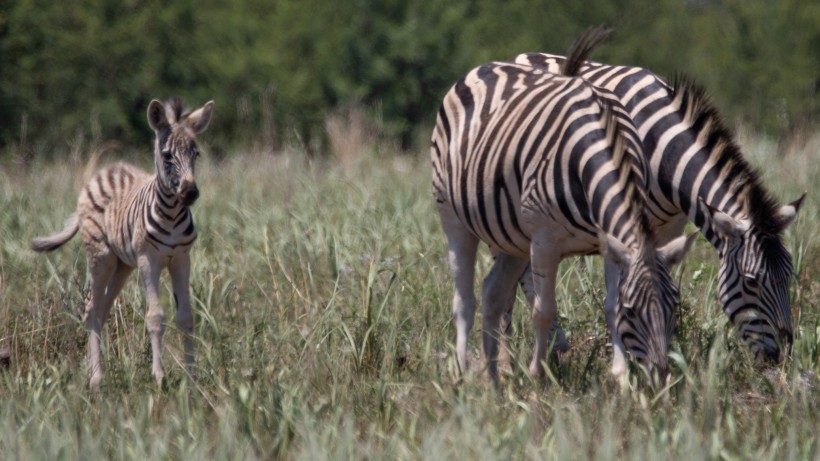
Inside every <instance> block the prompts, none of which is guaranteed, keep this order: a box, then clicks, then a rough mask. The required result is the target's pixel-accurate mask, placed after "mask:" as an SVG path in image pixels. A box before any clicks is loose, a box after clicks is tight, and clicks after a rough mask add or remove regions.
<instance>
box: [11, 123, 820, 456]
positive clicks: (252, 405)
mask: <svg viewBox="0 0 820 461" xmlns="http://www.w3.org/2000/svg"><path fill="white" fill-rule="evenodd" d="M356 120H360V119H359V118H357V117H354V116H351V117H347V118H346V117H343V116H341V115H339V116H338V117H337V118H335V119H333V121H332V123H330V122H329V123H328V127H329V129H328V132H329V133H336V135H339V133H341V134H342V138H340V139H335V140H332V141H334V142H332V143H331V144H332V145H333V146H334V152H336V154H337V156H334V157H330V158H327V159H319V160H307V159H308V157H306V156H305V153H304V152H303V151H302V150H299V149H289V150H285V151H284V152H282V154H281V155H275V156H274V155H269V154H265V153H259V152H253V151H236V152H232V153H231V154H227V155H225V158H223V159H215V158H214V157H213V156H212V155H211V151H210V149H208V148H207V146H203V152H204V153H205V155H203V157H202V158H201V163H200V165H199V167H198V181H199V184H200V190H201V192H202V196H201V198H200V201H199V202H198V203H197V205H196V206H195V210H194V212H195V217H196V222H197V226H198V229H199V231H200V232H199V233H200V240H199V241H198V242H197V244H196V245H195V247H194V250H193V261H194V265H193V274H192V278H191V286H192V293H193V299H194V309H195V315H196V319H197V326H196V340H197V362H196V378H195V379H193V380H190V379H188V378H187V377H186V376H185V374H184V371H183V369H182V366H181V351H180V349H181V340H180V337H179V334H178V333H177V332H176V331H174V328H173V325H169V330H168V332H167V334H166V336H165V338H166V341H165V345H164V351H163V354H164V363H165V364H166V365H167V368H168V377H167V381H166V382H165V383H164V384H163V385H157V384H156V383H154V382H153V381H152V378H151V375H150V365H149V363H150V350H149V341H148V339H147V334H146V331H145V326H144V318H143V316H144V314H145V311H146V305H145V299H144V295H143V293H142V290H141V288H140V287H139V283H137V282H136V276H132V280H131V282H130V283H129V284H128V285H127V286H126V288H125V289H124V291H123V293H122V295H121V296H120V298H119V300H118V301H117V303H116V305H115V307H114V310H113V312H112V316H111V318H110V319H109V322H108V324H107V325H106V328H105V330H104V339H103V344H104V346H105V347H104V351H105V352H104V356H103V357H104V366H105V371H106V377H105V380H104V382H103V388H102V391H101V393H100V394H99V395H93V394H90V393H89V391H88V390H87V379H88V370H87V369H86V366H85V363H84V362H85V361H84V354H85V342H86V339H85V338H86V333H85V331H84V328H83V325H82V322H81V316H82V311H83V306H84V301H83V300H84V298H85V297H86V295H87V290H88V276H87V271H86V267H85V255H84V251H83V250H82V248H81V244H80V242H79V239H75V240H74V241H72V242H70V243H69V244H68V245H66V246H65V247H63V248H62V249H60V250H58V251H57V252H55V253H52V254H49V255H47V256H43V255H37V254H34V253H33V252H32V251H30V250H29V249H28V242H29V241H30V239H31V238H32V237H34V236H35V235H42V234H44V233H48V232H50V231H52V230H55V229H57V228H59V226H60V225H61V224H62V222H63V220H64V219H65V218H66V217H67V216H68V215H69V214H70V213H71V212H72V210H73V209H74V206H75V198H76V193H77V191H78V190H79V188H80V187H81V185H82V184H83V181H84V179H85V178H87V177H88V176H89V174H90V172H92V171H94V170H95V169H96V168H97V167H98V166H99V165H98V164H104V163H109V162H113V161H115V160H118V159H121V158H122V157H123V156H124V155H123V154H121V153H112V152H110V151H107V152H105V153H103V152H102V151H101V150H94V151H93V152H94V153H93V155H92V158H90V159H89V158H88V156H87V155H86V154H85V153H84V152H74V153H73V154H72V155H69V156H67V157H66V158H65V159H61V160H58V161H54V162H45V161H40V160H37V159H34V160H33V161H32V163H30V164H16V165H15V164H12V163H11V162H6V163H5V164H4V166H3V167H2V168H0V235H2V236H3V239H2V240H3V241H2V245H1V246H0V329H2V332H1V333H0V336H1V337H2V340H1V341H0V346H5V347H8V348H9V350H10V352H11V365H10V368H9V369H7V370H6V371H4V372H2V373H0V425H1V427H0V433H2V434H3V436H2V437H0V451H2V453H4V454H5V455H6V456H7V457H10V458H16V459H103V458H107V459H145V458H152V459H168V458H171V459H271V458H277V459H280V458H284V459H311V460H315V459H448V458H462V457H465V456H470V457H476V458H480V459H525V458H526V459H542V458H550V459H567V458H570V459H578V458H580V459H612V458H615V457H618V458H623V459H749V458H753V459H773V460H774V459H776V460H782V459H816V458H817V457H818V456H820V438H819V437H818V432H817V428H818V427H820V411H819V410H820V406H819V405H818V402H820V380H818V377H817V373H818V371H820V310H818V307H820V306H818V299H820V297H819V296H820V278H818V273H817V268H818V267H820V240H818V237H817V233H816V231H815V230H816V229H817V227H818V225H820V216H818V211H817V210H818V209H817V206H816V205H815V203H816V202H815V201H814V199H813V198H812V196H811V195H810V196H809V202H808V204H807V205H806V206H805V208H804V209H803V210H802V211H801V213H800V216H799V219H798V221H797V223H796V224H795V225H794V226H793V227H792V228H791V229H790V230H789V231H788V232H787V234H786V243H787V246H788V247H789V248H790V249H791V251H792V254H793V255H794V259H795V277H794V280H793V283H792V288H793V289H792V300H793V309H794V314H795V321H796V342H795V346H794V351H793V354H792V357H791V359H790V360H789V361H788V363H787V364H786V366H785V367H784V368H783V369H781V370H768V371H766V372H761V371H759V370H756V369H755V368H754V367H753V364H752V359H751V357H750V354H749V353H748V352H747V350H746V348H745V347H744V346H743V344H742V342H741V341H740V340H739V339H738V338H737V337H736V335H735V334H734V332H733V330H732V327H731V325H730V324H729V323H728V321H727V319H726V316H725V315H724V314H723V313H722V312H721V310H720V306H719V303H718V302H717V300H716V292H715V285H716V276H717V274H716V272H717V269H716V263H717V257H716V254H715V252H714V250H713V249H712V248H711V247H710V245H709V244H708V243H707V242H706V241H705V240H704V239H702V238H701V239H700V240H699V241H698V242H697V243H696V245H695V248H694V249H693V251H692V253H690V255H689V257H688V258H687V260H686V262H685V263H684V265H683V266H682V267H680V268H678V269H677V270H676V271H675V276H676V279H677V280H678V281H679V283H680V286H681V292H682V297H683V306H682V308H681V310H680V316H679V328H678V332H677V340H676V342H675V345H674V353H673V363H674V365H673V374H674V381H673V383H672V385H671V387H670V389H669V392H668V396H664V395H663V394H654V393H653V392H652V391H651V390H648V389H643V388H634V389H632V390H629V391H627V392H625V393H621V392H620V391H619V390H618V388H617V386H616V385H615V383H613V382H612V381H611V380H610V379H609V378H608V377H607V370H608V366H609V359H610V350H609V349H608V347H607V346H606V342H607V339H606V338H607V330H606V326H605V321H604V316H603V313H602V305H603V299H604V296H605V293H604V291H605V290H604V283H603V280H602V272H603V271H602V266H601V262H600V259H599V258H595V257H586V258H579V259H573V260H568V261H566V262H565V263H564V264H563V265H562V270H561V277H560V287H559V292H558V300H559V312H560V315H561V318H562V322H563V325H564V326H565V328H566V329H567V331H568V333H569V335H570V336H569V338H570V342H571V344H572V349H571V350H570V351H569V352H568V353H567V354H565V355H564V356H562V357H560V359H559V360H558V361H557V363H554V364H553V366H552V368H551V369H552V376H551V377H550V379H549V380H547V382H545V383H538V382H533V381H531V380H530V379H529V378H528V376H527V373H526V364H527V363H528V359H529V355H530V353H531V350H532V328H531V326H530V324H529V321H528V315H527V312H526V310H527V309H526V307H525V305H524V304H525V303H523V302H522V301H521V300H519V301H518V306H517V308H516V311H515V319H514V335H513V338H512V340H511V345H512V348H513V350H512V352H511V354H510V355H511V358H512V360H511V362H512V365H511V366H510V367H509V369H508V371H507V373H506V374H505V376H504V378H503V384H502V386H501V387H500V388H499V389H496V388H495V387H494V386H493V385H491V384H490V383H488V382H487V381H486V379H485V378H484V374H483V373H482V372H481V370H480V369H479V368H480V360H479V359H478V357H479V348H480V333H479V329H478V328H475V329H474V331H473V334H472V337H471V342H470V347H471V354H473V357H474V359H473V364H474V365H475V366H474V367H473V368H474V369H473V372H471V373H469V374H468V375H467V376H464V377H462V376H460V374H459V373H458V371H457V369H456V365H455V359H454V354H453V344H452V341H453V338H454V329H453V326H452V324H451V322H450V306H449V302H450V299H451V296H452V285H451V281H450V278H449V275H448V270H447V268H446V265H445V261H444V256H445V253H446V245H445V242H444V235H443V233H442V232H441V230H440V227H439V224H438V219H437V216H436V213H435V210H434V206H433V203H432V199H431V196H430V177H429V167H428V166H427V159H426V156H425V155H421V156H418V157H414V156H407V155H404V156H398V155H393V153H394V152H395V148H394V147H390V146H389V145H388V146H382V145H379V144H377V143H373V142H371V141H372V139H373V138H374V136H372V135H370V136H368V135H367V133H369V132H368V130H366V129H361V128H358V129H357V128H356V127H355V123H356V122H355V121H356ZM331 127H332V128H333V129H330V128H331ZM356 133H358V134H356ZM354 134H355V135H354ZM357 139H359V140H364V141H362V143H360V144H356V140H357ZM741 143H742V145H743V147H744V150H745V152H747V154H748V155H749V157H750V160H751V161H752V162H753V163H756V164H758V165H762V164H764V163H765V164H766V166H767V168H766V170H765V172H764V173H765V179H766V182H767V184H769V185H770V186H771V189H772V191H773V193H774V194H776V196H778V197H780V198H781V199H783V200H785V199H792V198H794V197H797V196H798V195H799V194H800V193H802V192H803V191H804V190H811V188H812V186H813V185H816V184H818V183H820V182H819V181H820V168H818V166H817V162H816V161H814V154H815V152H817V150H818V148H819V147H820V138H817V137H815V138H813V139H812V140H811V141H810V142H809V143H808V144H807V146H806V147H805V149H801V150H795V151H793V152H790V153H789V155H787V156H785V157H783V158H781V159H779V160H778V161H777V162H773V161H771V160H770V159H771V157H772V156H773V154H774V151H775V150H776V147H775V145H773V144H772V143H771V142H768V141H766V140H765V139H761V138H757V137H753V136H748V135H743V136H741ZM98 157H99V159H98ZM125 157H128V155H125ZM131 158H132V160H133V161H136V162H137V163H139V164H142V165H143V166H146V167H149V166H150V165H151V160H150V159H149V158H146V157H145V154H138V155H137V154H134V155H131ZM489 263H490V259H489V256H488V255H487V254H486V252H484V253H483V254H482V257H481V268H480V270H481V272H480V273H481V274H483V273H486V270H487V269H488V266H489ZM163 280H164V283H165V287H166V288H165V293H166V294H165V303H166V306H167V307H168V311H167V312H168V314H169V316H168V317H169V319H171V318H173V315H172V313H171V311H170V304H171V302H170V283H169V282H168V280H167V278H164V279H163ZM479 316H480V314H479ZM476 324H477V325H480V324H481V322H480V317H479V318H478V319H477V322H476Z"/></svg>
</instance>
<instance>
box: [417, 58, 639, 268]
mask: <svg viewBox="0 0 820 461" xmlns="http://www.w3.org/2000/svg"><path fill="white" fill-rule="evenodd" d="M553 114H554V115H555V117H554V118H550V117H551V115H553ZM603 115H604V108H603V106H602V101H601V99H600V98H598V97H597V94H596V92H595V91H594V90H593V89H592V88H591V87H590V86H589V85H586V84H584V82H583V81H581V80H579V79H566V78H560V77H556V76H555V75H552V74H549V73H544V72H541V71H537V70H536V71H532V70H530V69H527V68H526V67H523V66H515V65H510V64H503V63H493V64H488V65H485V66H482V67H479V68H477V69H475V70H474V71H473V72H471V73H470V74H468V75H467V76H466V77H465V78H464V79H462V80H461V81H460V82H458V83H457V84H456V86H455V87H454V88H453V90H451V91H450V92H449V93H448V94H447V96H445V98H444V102H443V103H442V108H441V110H440V111H439V120H438V122H437V129H436V133H435V134H434V138H433V157H432V161H433V172H434V178H433V188H434V194H435V196H436V201H437V202H438V203H448V204H449V205H450V206H452V207H453V209H454V211H455V213H456V214H457V215H458V217H459V219H460V220H461V221H462V222H464V224H465V225H466V226H467V227H468V228H469V229H470V231H471V232H473V233H474V234H475V235H476V236H477V237H479V238H480V239H481V240H482V241H484V242H486V243H487V244H489V245H490V246H491V247H493V248H495V249H498V250H500V251H502V252H504V253H507V254H509V255H512V256H517V257H527V256H528V255H529V246H530V241H531V239H532V234H533V233H534V232H535V230H536V229H537V228H539V227H540V226H543V225H547V226H549V227H551V228H553V229H554V230H553V231H552V234H553V235H554V238H556V239H558V240H561V241H562V244H561V249H562V250H561V257H566V256H572V255H581V254H591V253H597V252H598V246H599V234H600V232H601V231H602V230H606V231H608V232H609V233H611V234H612V235H617V236H618V237H619V238H620V239H621V240H622V241H623V243H624V244H625V245H628V246H637V244H638V242H637V237H636V235H635V234H634V233H633V232H632V228H631V227H630V226H629V225H627V224H631V222H630V220H631V219H632V216H630V213H632V214H633V215H636V216H637V215H640V214H641V211H639V210H637V209H635V207H634V206H632V205H633V204H634V203H636V202H638V203H639V200H640V199H638V198H632V197H633V196H634V195H637V194H638V193H639V190H638V189H640V188H641V186H639V185H636V184H634V182H633V180H632V176H633V173H638V174H634V176H635V178H634V179H635V181H637V182H640V181H642V180H643V179H642V178H641V177H640V176H639V174H640V170H639V169H635V171H634V172H633V171H632V168H631V164H630V163H629V162H627V163H626V164H625V165H626V168H627V169H629V171H625V172H623V173H624V174H623V176H622V177H619V174H621V171H620V169H621V165H622V163H623V162H620V161H617V159H613V155H612V151H611V147H612V146H611V145H610V143H609V141H608V140H607V139H606V136H605V129H606V128H607V127H606V126H605V125H604V123H605V122H603V121H602V117H603ZM542 127H545V128H542ZM612 128H615V127H612ZM619 128H620V129H623V130H624V131H627V136H629V135H632V136H631V139H630V140H629V142H631V143H632V147H631V148H629V149H627V151H628V152H629V153H630V154H631V155H633V156H634V154H632V153H633V152H635V150H636V149H637V148H638V146H639V144H638V141H637V136H636V135H634V132H633V133H629V131H630V128H629V127H628V126H622V127H619ZM596 143H597V145H596ZM562 147H563V149H561V148H562ZM630 154H627V155H630ZM474 178H475V180H474ZM622 205H623V206H622ZM488 210H492V212H490V211H488Z"/></svg>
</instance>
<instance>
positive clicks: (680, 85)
mask: <svg viewBox="0 0 820 461" xmlns="http://www.w3.org/2000/svg"><path fill="white" fill-rule="evenodd" d="M596 33H600V30H597V29H590V30H589V31H587V32H586V34H585V35H590V34H596ZM582 38H583V37H582ZM595 43H598V42H595ZM587 51H591V48H589V50H587ZM566 59H567V58H565V57H563V56H558V55H553V54H545V53H525V54H521V55H518V56H517V57H516V58H514V60H513V62H515V63H518V64H521V65H527V66H530V67H533V68H537V69H543V70H546V71H549V72H555V73H562V72H566V69H568V68H569V66H567V65H566V63H567V61H566ZM567 73H568V74H569V75H574V76H579V77H581V78H583V79H584V80H586V81H587V82H589V83H591V84H592V85H594V86H596V87H598V88H604V89H607V90H609V91H611V92H612V94H614V95H615V96H616V97H617V98H618V99H619V100H620V102H621V104H623V106H624V107H625V108H626V110H627V111H628V113H629V117H630V118H631V119H632V120H633V121H634V124H635V126H636V127H637V129H638V133H639V136H640V138H641V140H642V142H643V149H642V152H643V155H645V156H646V161H647V164H648V165H649V196H648V204H649V210H650V215H651V219H650V221H651V226H652V227H653V228H654V229H655V232H656V234H657V236H658V239H659V243H660V244H663V242H666V241H669V240H670V239H672V238H674V237H675V236H677V235H680V233H681V232H682V231H683V228H684V226H685V225H686V222H687V218H688V220H691V221H692V222H693V223H694V224H695V225H696V226H697V227H698V228H699V229H700V231H701V232H702V233H703V234H704V235H705V236H706V238H707V239H708V240H709V241H710V242H711V243H712V245H713V246H714V247H715V249H716V250H717V251H718V256H719V268H720V269H719V275H718V292H719V296H720V301H721V303H722V305H723V309H724V311H725V312H726V314H727V315H728V316H729V318H730V319H731V321H732V322H733V323H734V325H735V327H736V329H737V330H738V332H739V333H740V335H741V337H742V338H743V340H744V341H745V342H746V343H747V345H748V346H749V347H750V348H751V350H752V352H753V353H754V354H755V357H756V359H757V361H758V362H762V361H763V359H766V358H768V359H772V360H774V361H778V362H779V361H781V360H782V359H783V358H784V357H785V356H786V353H784V348H785V349H789V348H790V347H791V344H792V342H793V338H794V336H793V335H794V333H793V326H792V314H791V306H790V302H789V280H790V278H791V274H792V261H791V255H790V254H789V252H788V250H786V248H785V246H784V245H783V243H782V241H781V235H782V232H783V230H784V229H786V227H788V226H789V224H791V222H792V221H793V220H794V218H795V215H796V213H797V212H798V211H799V209H800V205H801V204H802V202H803V199H804V198H805V194H803V196H801V197H800V198H799V199H797V200H795V201H794V202H792V203H790V204H788V205H784V206H778V205H777V203H776V201H775V200H774V199H773V198H772V197H771V195H770V194H769V193H768V192H767V191H766V189H765V188H764V186H763V184H762V182H761V181H760V178H759V175H758V174H757V172H756V171H755V170H754V169H753V168H752V167H750V166H749V164H748V163H747V162H746V161H745V160H744V158H743V156H742V154H741V151H740V149H739V148H738V147H737V145H736V144H735V142H734V140H733V138H732V135H731V133H730V132H729V131H728V130H727V129H726V128H725V126H724V124H723V122H722V121H721V118H720V116H719V114H718V111H717V110H716V109H715V108H714V107H713V106H712V105H711V103H710V102H709V99H708V96H707V94H706V92H705V91H704V90H703V89H702V88H700V87H698V86H696V85H695V84H694V83H693V82H691V81H690V80H688V79H686V78H678V79H677V80H676V81H675V82H674V83H673V84H672V85H669V84H668V83H667V82H666V81H664V80H663V79H662V78H660V77H659V76H657V75H655V74H653V73H652V72H650V71H648V70H646V69H642V68H640V67H628V66H613V65H606V64H599V63H595V62H576V63H575V64H573V66H572V67H571V69H570V70H569V72H567ZM499 269H500V266H499ZM494 271H495V268H494V270H493V272H494ZM493 272H491V274H492V273H493ZM616 277H617V271H616V270H613V268H612V267H611V266H608V267H607V269H606V280H607V286H608V287H609V286H611V284H612V283H613V280H614V279H615V278H616ZM522 282H524V283H525V284H528V283H529V280H528V279H527V277H523V278H522ZM525 291H531V289H528V290H527V289H526V288H525ZM614 296H615V294H614V293H613V291H612V290H609V289H608V290H607V300H606V305H607V306H612V305H614V303H615V300H614V299H613V298H614ZM507 298H508V299H512V297H511V295H510V294H507ZM511 308H512V304H511V303H509V302H508V309H507V311H506V313H505V322H506V324H507V325H509V312H510V309H511ZM610 328H612V324H610ZM614 334H615V330H614V329H613V335H614Z"/></svg>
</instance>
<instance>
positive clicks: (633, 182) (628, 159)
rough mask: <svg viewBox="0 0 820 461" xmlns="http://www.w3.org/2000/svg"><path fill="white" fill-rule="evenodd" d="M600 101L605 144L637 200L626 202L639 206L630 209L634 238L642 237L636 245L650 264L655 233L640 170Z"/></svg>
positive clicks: (605, 103)
mask: <svg viewBox="0 0 820 461" xmlns="http://www.w3.org/2000/svg"><path fill="white" fill-rule="evenodd" d="M601 101H602V103H603V113H602V115H601V119H602V121H603V122H604V124H605V126H606V135H605V136H606V139H607V143H608V144H609V145H610V146H612V161H613V163H614V164H615V166H616V168H617V169H618V171H619V174H618V176H619V177H623V176H624V175H625V176H627V177H628V178H629V179H628V182H627V184H629V186H628V187H630V188H631V192H632V193H633V194H635V195H637V200H635V199H632V197H630V199H628V201H629V202H630V203H632V204H641V205H640V206H633V207H632V211H633V216H632V218H633V219H634V220H635V223H636V225H637V226H638V229H639V231H640V232H638V233H636V234H635V237H636V238H640V236H643V237H644V240H643V241H639V242H638V243H639V246H640V247H641V248H642V249H643V250H644V253H643V255H642V256H643V258H644V261H645V262H647V263H652V261H654V252H652V251H649V250H650V249H654V248H655V243H656V239H655V232H654V230H653V229H652V226H651V225H650V221H649V211H648V209H647V207H646V205H645V204H646V203H647V201H648V197H647V194H646V190H645V189H644V188H643V187H641V186H640V183H639V181H638V176H639V175H638V174H637V171H638V170H639V169H640V166H639V165H636V164H635V161H634V158H633V156H632V155H630V154H629V153H628V152H627V146H628V142H627V138H626V136H625V135H624V133H623V132H622V129H623V128H622V127H621V121H620V120H619V118H618V116H617V115H616V112H615V110H613V108H612V103H611V102H610V101H607V100H606V99H603V100H601Z"/></svg>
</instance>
